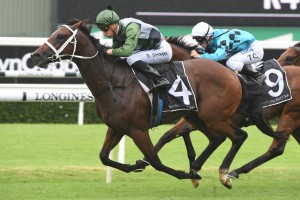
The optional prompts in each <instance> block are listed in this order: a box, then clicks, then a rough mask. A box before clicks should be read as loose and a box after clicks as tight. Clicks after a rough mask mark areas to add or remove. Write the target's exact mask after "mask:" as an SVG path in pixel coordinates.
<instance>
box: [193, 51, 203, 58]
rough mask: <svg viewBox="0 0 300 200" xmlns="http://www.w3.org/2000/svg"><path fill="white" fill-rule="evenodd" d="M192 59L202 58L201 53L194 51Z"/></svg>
mask: <svg viewBox="0 0 300 200" xmlns="http://www.w3.org/2000/svg"><path fill="white" fill-rule="evenodd" d="M191 57H193V58H200V57H201V56H200V54H199V53H197V51H195V50H192V51H191Z"/></svg>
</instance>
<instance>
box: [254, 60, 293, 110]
mask: <svg viewBox="0 0 300 200" xmlns="http://www.w3.org/2000/svg"><path fill="white" fill-rule="evenodd" d="M256 70H258V71H260V72H262V73H264V74H265V75H266V80H265V81H264V83H263V86H265V88H266V89H267V93H268V95H267V100H266V101H265V102H264V103H263V107H268V106H272V105H276V104H280V103H283V102H285V101H289V100H291V99H292V95H291V89H290V87H289V84H288V81H287V78H286V73H285V71H284V70H283V69H282V68H281V66H280V64H279V63H278V62H277V60H275V59H271V60H267V61H265V62H264V64H263V67H261V68H257V69H256Z"/></svg>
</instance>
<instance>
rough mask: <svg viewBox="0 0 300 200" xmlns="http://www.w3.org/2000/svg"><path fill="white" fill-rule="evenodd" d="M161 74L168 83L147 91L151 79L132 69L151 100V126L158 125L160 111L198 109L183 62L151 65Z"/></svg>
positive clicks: (160, 115)
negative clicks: (157, 88)
mask: <svg viewBox="0 0 300 200" xmlns="http://www.w3.org/2000/svg"><path fill="white" fill-rule="evenodd" d="M151 66H152V67H154V68H155V69H156V70H157V71H158V72H159V73H160V74H161V75H162V76H164V77H166V78H167V79H168V80H169V82H170V85H169V86H167V87H161V88H159V90H153V92H151V93H150V92H149V91H150V88H151V87H152V86H151V84H152V83H151V80H148V79H147V78H146V77H145V76H144V75H142V74H141V73H140V72H138V71H136V70H134V73H135V75H136V77H137V78H138V80H139V82H140V85H141V86H142V88H143V89H144V90H145V92H146V93H147V94H148V97H149V100H150V102H151V110H150V114H151V116H150V120H151V122H150V124H152V126H151V127H153V126H157V125H159V122H160V120H161V117H162V112H173V111H178V110H194V111H196V110H198V108H197V103H196V99H195V95H194V92H193V90H192V88H191V85H190V83H189V79H188V77H187V76H186V73H185V69H184V66H183V62H181V61H172V62H168V63H164V64H159V65H151Z"/></svg>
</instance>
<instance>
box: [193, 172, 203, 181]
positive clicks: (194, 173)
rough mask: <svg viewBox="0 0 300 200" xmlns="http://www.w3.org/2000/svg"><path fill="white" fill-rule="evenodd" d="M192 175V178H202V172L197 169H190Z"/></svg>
mask: <svg viewBox="0 0 300 200" xmlns="http://www.w3.org/2000/svg"><path fill="white" fill-rule="evenodd" d="M190 176H191V179H195V180H196V179H198V180H201V179H202V178H201V176H200V174H199V173H198V172H197V171H195V170H191V171H190Z"/></svg>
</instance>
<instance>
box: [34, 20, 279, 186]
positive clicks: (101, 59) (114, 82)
mask: <svg viewBox="0 0 300 200" xmlns="http://www.w3.org/2000/svg"><path fill="white" fill-rule="evenodd" d="M97 44H98V40H96V39H95V38H93V37H92V36H90V29H89V27H88V26H87V24H86V22H85V21H77V20H76V21H72V22H70V23H68V24H67V25H63V26H61V27H60V28H59V29H58V30H57V31H55V32H54V33H53V34H52V35H51V36H50V37H49V38H48V40H47V42H45V43H44V44H43V45H41V46H40V47H39V48H38V49H37V50H35V51H34V52H33V53H32V56H31V57H32V60H33V62H34V63H35V64H36V65H38V66H39V67H45V66H46V65H47V64H49V63H51V62H55V61H58V60H64V59H69V60H73V61H74V62H75V63H76V64H77V66H78V68H79V71H80V73H81V76H82V78H83V80H84V81H85V83H86V85H87V86H88V88H89V90H90V91H91V92H92V94H93V95H94V97H95V102H96V104H97V107H98V111H97V113H98V115H99V117H100V118H101V119H102V121H103V122H104V123H105V124H106V125H107V126H108V129H107V132H106V138H105V141H104V144H103V146H102V149H101V152H100V159H101V161H102V163H103V164H104V165H108V166H111V167H114V168H117V169H119V170H121V171H124V172H127V173H129V172H132V171H136V170H139V169H140V168H142V167H143V166H141V164H140V163H136V164H133V165H130V164H122V163H118V162H116V161H113V160H111V159H110V158H109V153H110V151H111V150H112V149H113V148H114V147H115V146H116V145H117V144H118V143H119V141H120V139H121V138H122V137H123V136H124V135H125V134H126V135H127V136H129V137H130V138H132V140H133V141H134V143H135V144H136V146H137V147H138V148H139V150H140V151H141V152H142V153H143V155H144V156H145V158H146V159H147V161H148V162H149V163H150V164H151V165H152V166H153V167H154V168H155V169H156V170H158V171H162V172H165V173H167V174H169V175H172V176H174V177H176V178H178V179H195V180H200V179H201V177H200V175H199V174H198V173H197V171H195V170H193V169H191V170H190V172H188V173H187V172H184V171H178V170H175V169H172V168H170V167H168V166H165V165H163V163H162V162H161V161H160V159H159V157H158V155H157V153H156V152H155V150H154V147H153V144H152V142H151V139H150V136H149V131H148V130H149V128H150V124H149V123H150V122H149V121H150V120H149V119H150V114H149V113H150V101H149V99H148V95H147V94H146V93H145V92H144V91H143V89H142V87H141V86H140V84H139V82H138V81H137V79H136V77H135V76H134V74H133V73H132V70H131V68H130V67H129V66H128V65H127V64H124V63H123V62H117V61H116V60H115V59H114V58H113V57H111V56H108V55H102V54H100V55H98V51H97V48H96V45H97ZM183 64H184V66H185V71H186V74H187V75H188V77H189V81H190V84H191V87H192V89H193V91H194V93H195V97H196V101H197V106H198V110H197V111H175V112H169V113H163V117H162V121H161V124H165V123H170V122H171V121H174V120H175V119H179V118H180V117H183V116H184V117H185V119H186V120H187V122H188V123H190V124H192V125H193V127H196V128H197V129H199V130H202V129H203V127H204V128H205V129H207V130H208V131H207V132H208V133H209V132H211V133H213V134H215V135H216V137H217V136H220V137H221V136H226V137H230V139H231V140H232V147H231V149H230V150H229V152H228V154H227V155H226V157H225V158H224V161H223V163H222V165H221V167H220V180H221V181H222V183H223V184H224V185H227V184H231V183H230V182H229V181H230V178H229V177H228V176H227V173H228V169H229V166H230V164H231V162H232V160H233V158H234V156H235V155H236V153H237V151H238V150H239V148H240V146H241V145H242V143H243V141H245V139H246V138H247V133H246V132H245V131H243V130H241V129H240V128H239V127H238V126H235V124H234V122H233V121H234V117H235V114H236V113H237V112H238V111H240V112H241V113H244V112H245V108H246V107H247V106H248V104H247V103H248V98H247V90H246V88H245V83H244V82H243V81H242V80H241V79H239V78H238V77H237V76H236V75H235V74H234V73H233V72H232V71H231V70H229V69H226V68H225V67H223V66H222V65H221V64H219V63H216V62H213V61H209V60H200V59H199V60H188V61H184V62H183ZM252 103H253V104H254V105H253V106H254V107H253V110H255V112H258V113H253V115H257V116H262V114H261V115H260V114H259V113H260V112H261V111H260V110H262V109H260V108H259V106H260V105H261V101H257V102H256V103H255V102H252ZM255 108H258V109H255ZM262 121H263V120H262ZM262 126H263V127H268V125H267V124H266V125H262ZM267 131H272V130H267ZM274 135H275V133H274V132H273V136H274Z"/></svg>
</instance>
